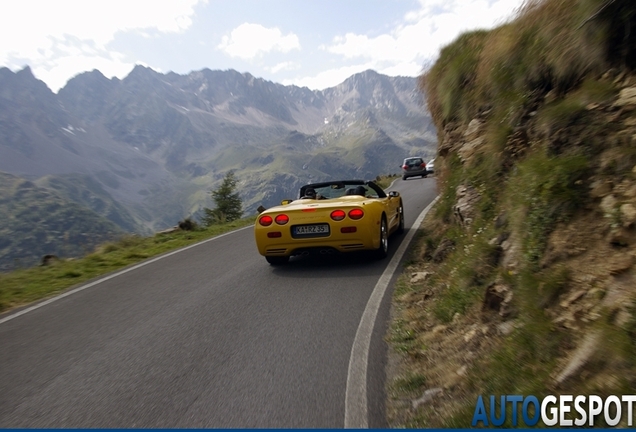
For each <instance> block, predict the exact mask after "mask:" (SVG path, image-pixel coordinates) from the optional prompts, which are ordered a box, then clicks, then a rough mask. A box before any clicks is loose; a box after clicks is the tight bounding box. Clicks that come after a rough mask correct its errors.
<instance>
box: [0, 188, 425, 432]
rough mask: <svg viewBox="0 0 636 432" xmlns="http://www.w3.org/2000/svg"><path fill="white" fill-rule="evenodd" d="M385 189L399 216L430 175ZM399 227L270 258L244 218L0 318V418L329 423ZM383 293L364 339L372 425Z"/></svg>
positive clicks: (409, 220) (380, 370)
mask: <svg viewBox="0 0 636 432" xmlns="http://www.w3.org/2000/svg"><path fill="white" fill-rule="evenodd" d="M393 189H394V190H398V191H400V193H401V194H402V196H403V199H404V207H405V214H406V227H407V228H410V227H411V226H412V224H413V222H414V221H415V219H416V218H417V216H419V214H420V213H421V212H422V210H423V209H424V208H425V207H426V206H427V205H428V204H429V203H430V202H431V201H432V200H433V199H434V197H435V196H436V187H435V180H434V178H426V179H415V178H412V179H409V180H407V181H402V180H398V181H397V182H396V183H395V185H394V187H393ZM404 237H405V235H402V236H393V237H391V239H390V242H389V244H390V255H389V257H388V258H387V259H385V260H382V261H373V260H369V257H368V256H367V255H365V254H347V255H340V256H335V257H330V258H321V257H318V258H314V257H298V258H293V259H292V260H291V261H290V264H289V265H288V266H284V267H277V268H274V267H271V266H269V265H268V264H267V262H266V261H265V259H264V258H263V257H261V256H260V255H259V254H258V252H257V251H256V246H255V244H254V238H253V231H252V229H251V228H247V229H243V230H239V231H236V232H234V233H231V234H228V235H225V236H222V237H220V238H217V239H215V240H212V241H208V242H206V243H203V244H199V245H197V246H195V247H193V248H190V249H188V250H186V251H183V252H180V253H176V254H173V255H171V256H168V257H165V258H162V259H160V260H157V261H155V262H152V263H150V264H148V265H144V266H141V267H139V268H137V269H135V270H133V271H129V272H127V273H125V274H122V275H120V276H117V277H114V278H111V279H109V280H106V281H104V282H101V283H99V284H97V285H95V286H92V287H90V288H88V289H85V290H82V291H80V292H77V293H74V294H72V295H69V296H67V297H64V298H61V299H59V300H57V301H54V302H52V303H50V304H47V305H45V306H43V307H41V308H38V309H35V310H33V311H31V312H29V313H26V314H23V315H21V316H18V317H16V318H14V319H9V320H7V321H5V322H3V323H0V428H22V427H27V428H50V427H53V428H199V427H201V428H209V427H215V428H218V427H224V428H234V427H241V428H255V427H258V428H272V427H278V428H290V427H294V428H342V427H343V426H344V415H345V414H344V411H345V408H344V407H345V387H346V382H347V373H348V365H349V358H350V355H351V347H352V344H353V341H354V338H355V335H356V330H357V328H358V324H359V322H360V319H361V316H362V313H363V311H364V309H365V306H366V304H367V301H368V299H369V296H370V294H371V292H372V291H373V288H374V286H375V285H376V283H377V281H378V279H379V277H380V275H381V274H382V272H383V271H384V269H385V267H386V265H387V264H388V263H389V261H390V259H391V258H392V256H393V254H394V253H395V250H396V249H397V247H398V245H399V243H400V242H401V241H402V239H404ZM392 283H394V280H392ZM391 286H392V285H391ZM390 291H391V290H390V289H389V290H388V291H387V294H386V295H385V296H384V298H383V300H382V304H381V308H380V311H379V313H378V317H377V321H376V325H375V327H374V332H373V336H372V339H371V345H370V355H369V364H368V372H367V381H368V386H367V394H368V417H369V418H368V425H369V426H370V427H374V428H375V427H386V424H385V419H384V402H383V401H384V381H385V366H386V354H387V353H386V349H387V348H386V344H385V343H384V342H383V337H384V334H385V332H386V326H387V320H388V316H389V305H390ZM9 315H10V314H9ZM6 317H7V315H4V316H0V318H6Z"/></svg>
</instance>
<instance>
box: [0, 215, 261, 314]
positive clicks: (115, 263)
mask: <svg viewBox="0 0 636 432" xmlns="http://www.w3.org/2000/svg"><path fill="white" fill-rule="evenodd" d="M254 220H255V217H248V218H243V219H239V220H236V221H233V222H229V223H225V224H218V225H213V226H211V227H209V228H206V229H198V230H193V231H183V230H181V231H175V232H172V233H167V234H155V235H154V236H153V237H139V236H125V237H122V238H121V239H120V240H118V241H113V242H109V243H105V244H103V245H101V246H100V247H99V248H98V249H97V251H95V252H93V253H91V254H88V255H86V256H84V257H82V258H78V259H74V260H54V261H52V262H51V264H50V265H47V266H39V267H32V268H27V269H21V270H16V271H13V272H10V273H0V312H2V311H5V310H7V309H10V308H13V307H16V306H20V305H24V304H26V303H29V302H32V301H35V300H39V299H41V298H44V297H47V296H50V295H52V294H55V293H58V292H60V291H63V290H65V289H67V288H69V287H71V286H74V285H77V284H80V283H84V282H86V281H88V280H91V279H93V278H96V277H98V276H101V275H104V274H106V273H110V272H113V271H115V270H119V269H122V268H124V267H126V266H129V265H132V264H135V263H138V262H140V261H143V260H145V259H147V258H151V257H154V256H157V255H161V254H163V253H166V252H169V251H171V250H174V249H178V248H181V247H184V246H188V245H191V244H194V243H197V242H199V241H202V240H206V239H208V238H211V237H214V236H217V235H220V234H223V233H225V232H228V231H231V230H234V229H237V228H241V227H245V226H248V225H251V224H253V223H254Z"/></svg>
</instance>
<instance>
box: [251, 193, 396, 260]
mask: <svg viewBox="0 0 636 432" xmlns="http://www.w3.org/2000/svg"><path fill="white" fill-rule="evenodd" d="M299 197H300V198H299V199H296V200H293V201H291V200H286V201H283V202H282V204H281V205H279V206H276V207H272V208H270V209H268V210H265V211H263V212H262V213H261V214H260V215H259V216H258V219H257V220H256V223H255V225H254V237H255V238H256V246H257V247H258V252H259V253H260V254H261V255H263V256H264V257H265V259H266V260H267V262H269V263H270V264H271V265H283V264H286V263H287V261H289V257H290V256H292V255H302V254H308V253H310V252H312V251H318V252H319V253H321V254H327V253H333V252H351V251H359V250H372V251H375V254H376V255H377V257H378V258H384V257H385V256H386V255H387V251H388V247H389V236H390V235H391V234H392V233H394V232H398V233H400V232H402V231H404V207H403V204H402V198H401V197H400V194H399V192H395V191H391V192H389V193H388V194H387V193H386V192H384V190H383V189H382V188H381V187H380V186H378V185H376V184H375V183H373V182H370V181H363V180H342V181H332V182H324V183H313V184H308V185H305V186H303V187H301V188H300V193H299Z"/></svg>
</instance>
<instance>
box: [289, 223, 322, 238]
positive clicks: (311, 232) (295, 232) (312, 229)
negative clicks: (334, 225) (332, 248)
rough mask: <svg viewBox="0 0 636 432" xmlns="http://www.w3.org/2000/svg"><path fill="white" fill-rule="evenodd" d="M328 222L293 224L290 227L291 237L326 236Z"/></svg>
mask: <svg viewBox="0 0 636 432" xmlns="http://www.w3.org/2000/svg"><path fill="white" fill-rule="evenodd" d="M327 236H329V224H311V225H295V226H293V227H292V237H327Z"/></svg>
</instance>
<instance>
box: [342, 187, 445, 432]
mask: <svg viewBox="0 0 636 432" xmlns="http://www.w3.org/2000/svg"><path fill="white" fill-rule="evenodd" d="M438 200H439V195H438V196H436V197H435V199H433V201H431V203H430V204H429V205H428V206H426V208H425V209H424V210H422V213H420V215H419V216H418V217H417V219H416V220H415V222H414V223H413V227H416V228H413V229H410V230H409V232H408V233H407V235H406V237H405V238H404V240H402V243H401V244H400V247H399V248H398V250H397V251H396V252H395V254H394V255H393V257H392V258H391V262H389V264H388V265H387V266H386V268H385V269H384V272H383V273H382V275H381V276H380V279H379V280H378V282H377V283H376V285H375V287H374V288H373V292H372V293H371V296H370V297H369V300H368V301H367V305H366V307H365V308H364V312H363V313H362V318H361V319H360V324H358V330H357V331H356V336H355V339H354V340H353V345H352V347H351V355H350V357H349V370H348V372H347V387H346V391H345V419H344V427H345V429H367V428H368V427H369V416H368V408H367V407H368V399H367V366H368V360H369V349H370V347H371V336H372V334H373V328H374V326H375V320H376V318H377V315H378V311H379V310H380V304H381V303H382V299H383V298H384V294H385V293H386V289H387V288H388V286H389V283H390V282H391V279H392V278H393V275H394V273H395V271H396V270H397V267H398V264H399V263H400V261H401V260H402V257H403V256H404V254H405V253H406V249H407V247H408V246H409V244H410V243H411V240H412V239H413V237H414V236H415V232H416V231H417V230H418V229H419V226H420V225H421V224H422V222H423V221H424V218H425V217H426V215H427V214H428V212H429V211H430V210H431V208H433V206H434V205H435V203H437V201H438Z"/></svg>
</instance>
